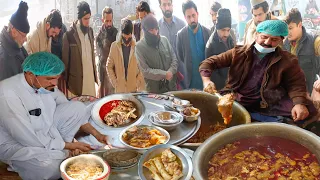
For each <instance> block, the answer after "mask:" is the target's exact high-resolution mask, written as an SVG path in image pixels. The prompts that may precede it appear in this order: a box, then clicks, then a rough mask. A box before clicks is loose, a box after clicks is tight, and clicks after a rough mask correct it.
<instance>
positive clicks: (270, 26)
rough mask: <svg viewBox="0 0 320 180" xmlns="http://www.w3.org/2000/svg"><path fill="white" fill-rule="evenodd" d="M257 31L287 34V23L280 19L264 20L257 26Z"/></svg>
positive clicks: (273, 34) (270, 33)
mask: <svg viewBox="0 0 320 180" xmlns="http://www.w3.org/2000/svg"><path fill="white" fill-rule="evenodd" d="M256 31H257V32H258V33H265V34H269V35H271V36H283V37H285V36H288V25H287V23H285V22H283V21H280V20H266V21H263V22H261V23H259V25H258V26H257V30H256Z"/></svg>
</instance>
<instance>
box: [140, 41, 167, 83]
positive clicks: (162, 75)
mask: <svg viewBox="0 0 320 180" xmlns="http://www.w3.org/2000/svg"><path fill="white" fill-rule="evenodd" d="M135 53H136V57H137V60H138V63H139V67H140V70H141V72H142V74H143V76H144V78H146V79H150V80H154V81H160V80H163V79H166V73H167V72H166V71H163V70H161V69H152V68H150V67H149V66H148V64H147V63H146V62H147V59H146V57H145V56H144V54H143V52H141V49H140V48H139V47H138V46H136V50H135Z"/></svg>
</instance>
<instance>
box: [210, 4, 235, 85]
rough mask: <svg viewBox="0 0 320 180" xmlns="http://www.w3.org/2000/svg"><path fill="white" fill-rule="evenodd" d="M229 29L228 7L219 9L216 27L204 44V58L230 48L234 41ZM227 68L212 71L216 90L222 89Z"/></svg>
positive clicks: (229, 16) (232, 46)
mask: <svg viewBox="0 0 320 180" xmlns="http://www.w3.org/2000/svg"><path fill="white" fill-rule="evenodd" d="M230 31H231V13H230V10H229V9H220V10H219V11H218V17H217V23H216V29H215V31H214V33H213V34H211V36H210V38H209V40H208V42H207V45H206V58H208V57H210V56H213V55H219V54H221V53H224V52H226V51H228V50H230V49H232V48H234V43H233V40H232V37H231V35H230ZM228 70H229V68H222V69H218V70H216V71H214V72H213V75H212V78H211V80H212V81H213V82H214V84H215V85H216V88H217V90H220V89H222V88H223V87H224V86H225V84H226V80H227V77H228Z"/></svg>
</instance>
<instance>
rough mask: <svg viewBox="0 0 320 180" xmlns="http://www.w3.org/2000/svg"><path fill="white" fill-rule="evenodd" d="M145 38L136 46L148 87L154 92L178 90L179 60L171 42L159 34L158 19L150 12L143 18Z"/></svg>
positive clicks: (148, 89)
mask: <svg viewBox="0 0 320 180" xmlns="http://www.w3.org/2000/svg"><path fill="white" fill-rule="evenodd" d="M142 29H143V31H144V38H143V39H141V40H140V41H139V42H138V43H137V46H136V57H137V60H138V63H139V66H140V69H141V72H142V74H143V76H144V79H145V82H146V89H147V91H148V92H152V93H164V92H168V91H175V90H177V85H176V82H177V81H176V80H177V76H176V74H177V69H178V60H177V58H176V55H175V53H174V50H173V49H172V47H171V44H170V42H169V41H168V39H167V38H166V37H164V36H160V35H159V25H158V21H157V19H156V18H155V17H154V16H153V15H152V14H149V15H147V16H146V17H144V18H143V20H142Z"/></svg>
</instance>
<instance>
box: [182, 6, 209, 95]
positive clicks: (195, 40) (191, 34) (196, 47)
mask: <svg viewBox="0 0 320 180" xmlns="http://www.w3.org/2000/svg"><path fill="white" fill-rule="evenodd" d="M182 10H183V14H184V17H185V19H186V21H187V23H188V25H187V26H186V27H184V28H182V29H181V30H180V31H179V32H178V34H177V42H176V43H177V45H176V48H177V49H176V53H177V59H178V62H179V68H178V71H179V72H181V73H182V74H183V76H184V79H183V81H182V84H181V85H182V88H184V89H189V88H191V89H203V86H202V82H201V76H200V74H199V71H198V67H199V64H200V63H201V62H202V61H203V60H204V59H205V47H206V43H207V41H208V39H209V37H210V30H209V29H208V28H206V27H204V26H202V25H200V23H199V21H198V16H199V13H198V9H197V6H196V5H195V3H194V2H193V1H191V0H188V1H185V2H184V3H183V4H182Z"/></svg>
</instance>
